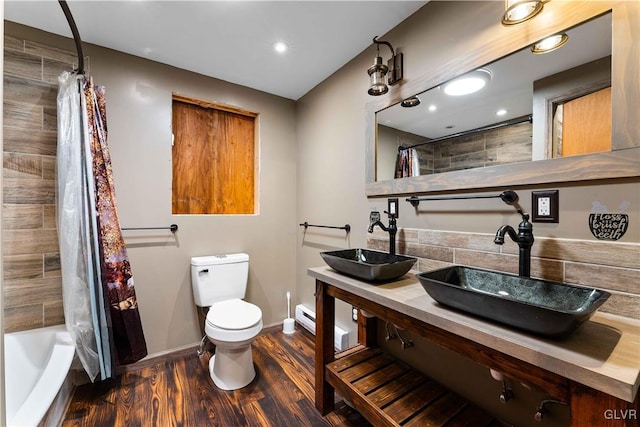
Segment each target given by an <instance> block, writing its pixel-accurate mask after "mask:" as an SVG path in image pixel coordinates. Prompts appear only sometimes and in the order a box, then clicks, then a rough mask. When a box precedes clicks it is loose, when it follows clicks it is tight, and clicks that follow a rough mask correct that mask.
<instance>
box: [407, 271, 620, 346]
mask: <svg viewBox="0 0 640 427" xmlns="http://www.w3.org/2000/svg"><path fill="white" fill-rule="evenodd" d="M416 277H417V278H418V280H419V281H420V283H421V284H422V286H423V287H424V289H425V291H427V293H428V294H429V295H430V296H431V297H432V298H433V299H434V300H436V301H437V302H439V303H441V304H444V305H447V306H450V307H453V308H456V309H459V310H462V311H465V312H468V313H471V314H475V315H478V316H482V317H484V318H487V319H491V320H494V321H497V322H500V323H504V324H506V325H509V326H513V327H515V328H519V329H523V330H526V331H529V332H533V333H534V334H538V335H544V336H549V337H556V338H559V337H566V336H568V335H570V334H571V333H572V332H574V331H575V330H576V329H578V328H579V327H580V325H582V324H583V323H584V322H586V321H587V320H589V318H590V317H591V316H592V315H593V314H594V313H595V312H596V310H597V309H598V307H600V306H601V305H602V304H603V303H604V302H605V301H606V300H607V299H608V298H609V296H610V295H611V294H610V293H609V292H605V291H602V290H599V289H592V288H586V287H580V286H573V285H567V284H563V283H558V282H552V281H548V280H538V279H531V278H528V277H520V276H516V275H512V274H505V273H497V272H492V271H486V270H481V269H476V268H470V267H462V266H453V267H447V268H443V269H439V270H434V271H429V272H424V273H420V274H417V275H416Z"/></svg>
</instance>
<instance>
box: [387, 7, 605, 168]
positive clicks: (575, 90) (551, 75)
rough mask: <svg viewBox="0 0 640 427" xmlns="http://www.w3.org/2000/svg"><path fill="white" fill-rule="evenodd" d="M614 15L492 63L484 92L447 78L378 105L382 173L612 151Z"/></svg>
mask: <svg viewBox="0 0 640 427" xmlns="http://www.w3.org/2000/svg"><path fill="white" fill-rule="evenodd" d="M611 25H612V23H611V13H608V14H606V15H603V16H601V17H599V18H596V19H593V20H590V21H588V22H586V23H583V24H581V25H579V26H576V27H574V28H572V29H568V30H567V31H565V33H566V34H567V35H568V36H569V39H568V41H567V42H566V43H565V44H564V45H563V46H562V47H560V48H558V49H555V50H553V51H551V52H548V53H544V54H535V53H533V52H532V51H531V49H529V48H526V49H523V50H521V51H519V52H516V53H514V54H511V55H509V56H507V57H504V58H502V59H500V60H498V61H495V62H492V63H490V64H487V65H486V66H484V67H481V68H482V69H483V70H486V71H487V73H485V74H488V76H489V79H488V81H486V82H485V83H486V84H485V86H484V87H483V88H482V89H480V90H479V91H477V92H474V93H471V94H468V95H459V96H449V95H446V94H445V93H444V92H445V90H444V89H445V86H446V84H442V85H440V86H438V87H435V88H432V89H430V90H428V91H425V92H422V93H420V94H417V98H418V99H419V101H420V103H419V104H418V105H417V106H414V107H410V108H406V107H402V106H401V105H400V104H397V105H394V106H391V107H389V108H386V109H384V110H382V111H379V112H377V113H376V121H377V156H376V158H377V168H376V169H377V180H378V181H383V180H389V179H393V178H400V177H406V176H418V175H426V174H434V173H440V172H448V171H455V170H462V169H470V168H479V167H485V166H495V165H501V164H510V163H518V162H528V161H531V160H541V159H548V158H553V157H561V156H571V155H577V154H586V153H593V152H600V151H609V150H610V149H611V91H610V86H611ZM454 80H456V79H454ZM607 97H608V100H607ZM607 102H608V103H607Z"/></svg>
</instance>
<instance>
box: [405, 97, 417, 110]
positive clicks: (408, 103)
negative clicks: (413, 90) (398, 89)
mask: <svg viewBox="0 0 640 427" xmlns="http://www.w3.org/2000/svg"><path fill="white" fill-rule="evenodd" d="M400 105H402V106H403V107H405V108H411V107H417V106H418V105H420V98H418V97H417V96H412V97H409V98H407V99H405V100H403V101H402V102H401V103H400Z"/></svg>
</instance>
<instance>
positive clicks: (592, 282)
mask: <svg viewBox="0 0 640 427" xmlns="http://www.w3.org/2000/svg"><path fill="white" fill-rule="evenodd" d="M639 278H640V274H639V271H638V270H637V269H635V270H632V269H629V268H618V267H606V266H603V265H593V264H582V263H576V262H566V263H565V281H566V282H569V283H576V284H579V285H585V286H593V287H595V288H604V289H610V290H616V291H621V292H629V293H632V294H636V295H640V280H639Z"/></svg>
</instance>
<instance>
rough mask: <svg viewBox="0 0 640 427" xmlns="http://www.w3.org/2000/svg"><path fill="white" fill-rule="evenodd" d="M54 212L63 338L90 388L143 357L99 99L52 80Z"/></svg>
mask: <svg viewBox="0 0 640 427" xmlns="http://www.w3.org/2000/svg"><path fill="white" fill-rule="evenodd" d="M58 83H59V88H58V103H57V106H58V148H57V156H56V161H57V168H56V175H57V180H56V181H57V191H56V198H57V200H56V211H57V225H58V242H59V246H60V266H61V271H62V296H63V306H64V317H65V324H66V326H67V330H68V331H69V333H70V334H71V336H72V337H73V340H74V343H75V346H76V353H77V354H78V357H79V359H80V361H81V363H82V366H83V367H84V369H85V371H86V372H87V374H88V375H89V378H90V379H91V380H92V381H93V380H94V379H96V378H97V377H98V376H99V377H100V378H101V379H106V378H110V377H112V376H113V374H114V372H115V368H116V367H117V366H118V365H124V364H128V363H133V362H136V361H138V360H140V359H141V358H143V357H144V356H146V355H147V346H146V342H145V338H144V334H143V331H142V323H141V320H140V313H139V311H138V301H137V298H136V292H135V288H134V283H133V275H132V273H131V265H130V264H129V257H128V256H127V250H126V247H125V243H124V239H123V237H122V232H121V230H120V224H119V221H118V213H117V209H116V198H115V196H116V195H115V189H114V185H113V174H112V170H111V158H110V155H109V147H108V146H107V122H106V108H105V91H104V88H103V87H97V86H94V85H93V82H92V80H91V78H90V77H88V76H85V75H82V74H80V75H79V74H76V73H69V72H63V73H62V74H61V75H60V76H59V78H58Z"/></svg>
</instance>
